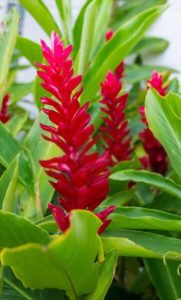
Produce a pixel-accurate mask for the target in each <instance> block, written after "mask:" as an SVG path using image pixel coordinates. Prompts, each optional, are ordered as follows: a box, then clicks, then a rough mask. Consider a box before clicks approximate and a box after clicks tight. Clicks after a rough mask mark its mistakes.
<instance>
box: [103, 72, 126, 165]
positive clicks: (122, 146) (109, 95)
mask: <svg viewBox="0 0 181 300" xmlns="http://www.w3.org/2000/svg"><path fill="white" fill-rule="evenodd" d="M101 87H102V89H101V94H102V97H103V98H102V100H101V103H102V104H103V105H104V106H103V107H102V111H103V112H104V114H105V115H104V117H103V120H104V126H102V127H101V131H102V135H103V139H104V142H105V149H106V151H107V152H108V153H109V157H110V165H114V164H116V163H118V162H120V161H124V160H128V159H130V154H131V139H130V137H129V129H128V122H127V120H126V118H125V113H124V109H125V106H126V101H127V97H128V94H123V95H121V96H119V93H120V91H121V89H122V83H121V81H120V80H119V78H118V77H117V75H116V74H114V73H112V72H111V71H109V72H108V73H107V75H106V78H105V81H104V82H103V83H102V85H101Z"/></svg>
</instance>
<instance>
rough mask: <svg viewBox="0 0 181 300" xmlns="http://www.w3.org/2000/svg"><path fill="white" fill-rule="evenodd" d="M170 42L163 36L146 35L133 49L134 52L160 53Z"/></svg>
mask: <svg viewBox="0 0 181 300" xmlns="http://www.w3.org/2000/svg"><path fill="white" fill-rule="evenodd" d="M168 46H169V42H168V41H167V40H165V39H163V38H158V37H151V36H149V37H144V38H143V39H141V40H140V41H139V42H138V44H137V45H136V46H135V47H134V48H133V49H132V51H131V53H132V54H142V53H145V52H152V53H160V52H163V51H164V50H166V49H167V48H168Z"/></svg>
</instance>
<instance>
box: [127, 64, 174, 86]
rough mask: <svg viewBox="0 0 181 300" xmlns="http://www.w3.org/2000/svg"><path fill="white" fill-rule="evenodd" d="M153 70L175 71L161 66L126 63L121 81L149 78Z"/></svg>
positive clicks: (132, 82) (129, 81) (130, 81)
mask: <svg viewBox="0 0 181 300" xmlns="http://www.w3.org/2000/svg"><path fill="white" fill-rule="evenodd" d="M154 70H157V71H158V72H176V70H173V69H170V68H167V67H161V66H145V65H144V66H142V65H136V64H134V65H126V68H125V74H126V76H125V78H124V79H123V81H124V82H125V83H131V84H134V83H139V82H140V81H141V80H147V79H149V78H150V77H151V74H152V72H153V71H154Z"/></svg>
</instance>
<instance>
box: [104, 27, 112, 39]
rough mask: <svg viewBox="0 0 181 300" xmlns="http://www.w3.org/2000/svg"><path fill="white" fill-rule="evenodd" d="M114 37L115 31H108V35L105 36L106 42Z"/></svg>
mask: <svg viewBox="0 0 181 300" xmlns="http://www.w3.org/2000/svg"><path fill="white" fill-rule="evenodd" d="M113 35H114V31H113V30H111V29H110V30H108V31H107V32H106V34H105V39H106V41H109V40H110V39H111V38H112V37H113Z"/></svg>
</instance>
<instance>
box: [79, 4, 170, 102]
mask: <svg viewBox="0 0 181 300" xmlns="http://www.w3.org/2000/svg"><path fill="white" fill-rule="evenodd" d="M164 9H165V6H157V7H154V8H152V9H150V10H147V11H146V12H144V13H142V14H139V15H138V16H136V17H134V18H132V19H131V20H129V22H127V23H125V24H124V25H122V26H121V27H120V28H119V29H118V30H117V32H115V35H114V36H113V37H112V39H111V40H110V41H109V42H108V43H105V45H104V46H103V47H102V48H101V49H100V51H99V52H98V53H97V55H96V56H95V58H94V59H93V61H92V63H91V65H90V68H89V70H88V71H87V73H86V74H85V77H84V82H83V83H84V85H85V89H84V93H83V95H82V102H85V101H87V99H90V98H92V99H93V98H94V97H95V95H96V92H97V90H98V89H99V86H100V83H101V82H102V81H103V80H104V78H105V75H106V73H107V71H108V70H114V69H115V68H116V67H117V66H118V64H119V63H120V61H122V60H123V59H124V58H125V57H126V56H127V55H128V54H129V52H130V51H131V49H132V48H133V47H134V46H135V45H136V44H137V43H138V41H139V40H140V39H141V37H142V36H143V34H144V33H145V31H146V30H147V29H148V28H149V27H150V26H151V24H152V23H153V22H154V21H155V20H156V19H157V18H158V16H159V15H160V14H161V13H162V12H163V11H164Z"/></svg>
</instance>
